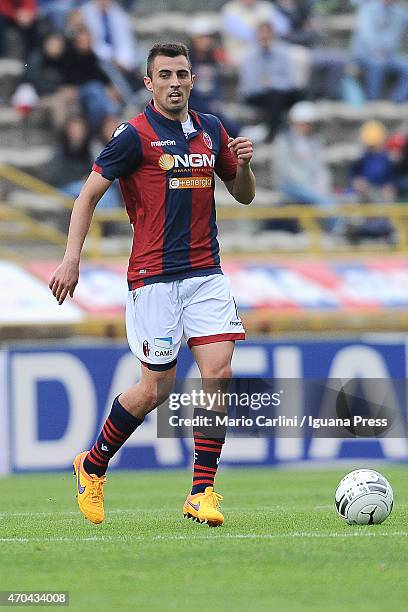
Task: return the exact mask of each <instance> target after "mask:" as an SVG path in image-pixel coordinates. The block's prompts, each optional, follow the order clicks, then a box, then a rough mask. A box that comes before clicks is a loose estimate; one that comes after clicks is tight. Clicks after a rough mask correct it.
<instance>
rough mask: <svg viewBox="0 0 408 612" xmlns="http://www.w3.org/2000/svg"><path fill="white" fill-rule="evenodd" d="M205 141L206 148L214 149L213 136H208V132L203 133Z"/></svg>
mask: <svg viewBox="0 0 408 612" xmlns="http://www.w3.org/2000/svg"><path fill="white" fill-rule="evenodd" d="M203 140H204V142H205V144H206V146H207V147H208V148H209V149H212V148H213V143H212V140H211V136H210V135H209V134H207V132H203Z"/></svg>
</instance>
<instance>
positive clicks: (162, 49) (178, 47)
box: [146, 42, 192, 78]
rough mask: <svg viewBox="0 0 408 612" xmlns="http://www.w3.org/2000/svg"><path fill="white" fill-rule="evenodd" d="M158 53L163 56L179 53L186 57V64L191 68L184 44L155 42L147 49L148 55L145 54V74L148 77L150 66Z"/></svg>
mask: <svg viewBox="0 0 408 612" xmlns="http://www.w3.org/2000/svg"><path fill="white" fill-rule="evenodd" d="M158 55H164V56H165V57H178V56H179V55H184V57H186V58H187V61H188V65H189V67H190V70H191V68H192V67H191V60H190V55H189V52H188V48H187V47H186V45H185V44H183V43H181V42H178V43H156V44H155V45H153V47H152V48H151V49H150V51H149V55H148V56H147V71H146V74H147V76H148V77H150V78H152V66H153V62H154V60H155V58H156V57H157V56H158Z"/></svg>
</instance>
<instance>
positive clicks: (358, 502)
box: [336, 470, 394, 525]
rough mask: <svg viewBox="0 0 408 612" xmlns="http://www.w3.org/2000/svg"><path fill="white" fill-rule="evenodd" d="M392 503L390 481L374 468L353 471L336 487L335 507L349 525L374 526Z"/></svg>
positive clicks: (384, 515)
mask: <svg viewBox="0 0 408 612" xmlns="http://www.w3.org/2000/svg"><path fill="white" fill-rule="evenodd" d="M393 503H394V495H393V492H392V489H391V486H390V483H389V482H388V480H387V479H386V478H384V476H383V475H382V474H379V473H378V472H375V471H374V470H354V472H350V474H347V476H345V477H344V478H343V479H342V480H341V481H340V484H339V486H338V487H337V490H336V509H337V512H338V514H339V515H340V516H341V518H342V519H344V520H345V521H346V522H347V523H348V524H349V525H378V524H379V523H382V522H383V521H385V519H386V518H387V516H389V514H390V512H391V510H392V506H393Z"/></svg>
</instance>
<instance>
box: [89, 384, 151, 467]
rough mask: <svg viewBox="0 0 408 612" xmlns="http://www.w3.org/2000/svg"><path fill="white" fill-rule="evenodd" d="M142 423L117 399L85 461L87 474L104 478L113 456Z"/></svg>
mask: <svg viewBox="0 0 408 612" xmlns="http://www.w3.org/2000/svg"><path fill="white" fill-rule="evenodd" d="M118 397H119V396H118ZM142 423H143V419H138V418H136V417H134V416H133V415H132V414H130V412H128V411H127V410H126V409H125V408H124V407H123V406H122V405H121V403H120V402H119V400H118V398H117V397H116V398H115V399H114V400H113V404H112V410H111V411H110V413H109V416H108V418H107V419H106V421H105V424H104V426H103V428H102V431H101V433H100V434H99V437H98V439H97V441H96V442H95V444H94V445H93V447H92V448H91V450H90V451H89V453H88V454H87V456H86V457H85V459H84V469H85V472H87V473H88V474H96V475H97V476H103V475H104V474H105V472H106V470H107V468H108V463H109V461H110V460H111V459H112V457H113V455H114V454H115V453H117V451H118V450H119V449H120V448H121V446H123V444H124V443H125V442H126V440H127V439H128V438H129V437H130V436H131V435H132V433H133V432H134V431H135V429H137V428H138V427H139V425H141V424H142Z"/></svg>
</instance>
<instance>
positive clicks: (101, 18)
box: [80, 0, 140, 102]
mask: <svg viewBox="0 0 408 612" xmlns="http://www.w3.org/2000/svg"><path fill="white" fill-rule="evenodd" d="M80 11H81V15H82V19H83V21H84V24H85V26H86V27H87V28H88V30H89V31H90V33H91V39H92V47H93V50H94V51H95V53H96V55H97V56H98V58H99V60H100V61H101V62H102V63H103V67H104V70H105V71H106V72H107V73H108V75H109V77H110V79H111V80H112V82H114V83H115V86H116V87H117V89H118V90H120V91H121V95H122V98H124V99H126V100H127V101H129V102H131V100H132V96H133V94H132V91H133V89H134V88H136V83H135V74H134V71H135V70H136V68H137V66H138V64H139V63H140V58H139V55H138V49H137V47H136V44H135V38H134V34H133V29H132V23H131V20H130V19H129V15H128V14H127V13H126V12H125V10H124V9H123V8H122V7H121V6H120V5H119V4H118V3H117V2H115V1H114V0H90V1H89V2H87V3H86V4H84V6H83V7H82V8H81V9H80Z"/></svg>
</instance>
